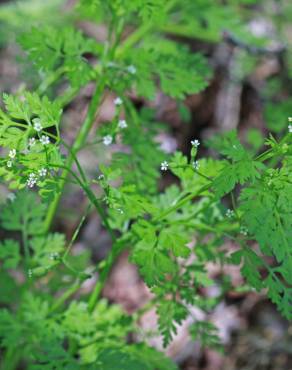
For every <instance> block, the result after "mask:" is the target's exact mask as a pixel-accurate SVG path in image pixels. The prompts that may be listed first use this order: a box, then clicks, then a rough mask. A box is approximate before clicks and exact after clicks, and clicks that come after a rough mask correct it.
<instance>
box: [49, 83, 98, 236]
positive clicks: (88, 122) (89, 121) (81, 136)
mask: <svg viewBox="0 0 292 370" xmlns="http://www.w3.org/2000/svg"><path fill="white" fill-rule="evenodd" d="M104 88H105V78H101V79H100V81H99V83H98V85H97V86H96V89H95V92H94V95H93V97H92V99H91V102H90V105H89V108H88V112H87V115H86V118H85V121H84V123H83V125H82V126H81V128H80V130H79V132H78V134H77V136H76V139H75V142H74V144H73V146H72V152H69V154H68V157H67V161H66V164H65V166H66V167H68V169H69V168H70V169H71V167H72V164H73V162H74V155H76V153H77V152H78V151H79V150H80V148H81V147H82V146H83V144H84V143H85V141H86V139H87V136H88V134H89V131H90V129H91V127H92V125H93V123H94V121H95V118H96V115H97V111H98V108H99V106H100V102H101V100H102V95H103V91H104ZM72 153H74V154H72ZM68 169H64V171H63V173H62V179H61V181H60V191H59V193H58V194H57V195H56V197H55V199H54V200H53V202H52V203H51V204H50V207H49V209H48V213H47V217H46V220H45V230H46V231H48V230H49V229H50V227H51V224H52V222H53V219H54V216H55V213H56V210H57V208H58V205H59V202H60V199H61V196H62V193H63V190H64V187H65V184H66V179H67V177H68V175H69V170H68Z"/></svg>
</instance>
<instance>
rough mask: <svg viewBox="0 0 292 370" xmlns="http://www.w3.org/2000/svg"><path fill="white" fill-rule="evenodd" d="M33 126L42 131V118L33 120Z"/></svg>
mask: <svg viewBox="0 0 292 370" xmlns="http://www.w3.org/2000/svg"><path fill="white" fill-rule="evenodd" d="M33 123H34V125H33V128H34V129H35V130H36V131H37V132H40V131H41V130H42V128H43V126H42V124H41V120H40V119H39V118H35V119H34V120H33Z"/></svg>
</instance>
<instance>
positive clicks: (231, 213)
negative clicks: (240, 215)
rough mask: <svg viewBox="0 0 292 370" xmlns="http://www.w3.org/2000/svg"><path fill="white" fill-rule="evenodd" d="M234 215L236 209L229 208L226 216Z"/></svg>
mask: <svg viewBox="0 0 292 370" xmlns="http://www.w3.org/2000/svg"><path fill="white" fill-rule="evenodd" d="M233 216H234V211H233V210H232V209H227V211H226V217H228V218H232V217H233Z"/></svg>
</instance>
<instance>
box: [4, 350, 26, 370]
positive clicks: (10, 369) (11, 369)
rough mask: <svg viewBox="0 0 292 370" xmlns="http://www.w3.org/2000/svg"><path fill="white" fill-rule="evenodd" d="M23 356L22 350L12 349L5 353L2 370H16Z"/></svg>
mask: <svg viewBox="0 0 292 370" xmlns="http://www.w3.org/2000/svg"><path fill="white" fill-rule="evenodd" d="M20 356H21V349H20V348H13V347H10V348H9V349H7V351H6V352H5V355H4V357H3V360H2V363H1V368H0V369H1V370H15V368H16V366H17V364H18V362H19V360H20Z"/></svg>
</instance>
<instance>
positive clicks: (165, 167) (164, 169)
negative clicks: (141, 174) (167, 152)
mask: <svg viewBox="0 0 292 370" xmlns="http://www.w3.org/2000/svg"><path fill="white" fill-rule="evenodd" d="M168 166H169V165H168V162H166V161H164V162H162V163H161V165H160V168H161V171H167V170H168Z"/></svg>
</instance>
